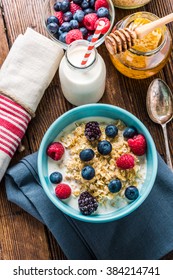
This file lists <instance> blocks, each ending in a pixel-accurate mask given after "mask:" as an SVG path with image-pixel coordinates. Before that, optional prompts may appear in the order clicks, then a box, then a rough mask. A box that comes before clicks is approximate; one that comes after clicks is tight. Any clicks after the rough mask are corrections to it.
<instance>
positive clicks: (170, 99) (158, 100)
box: [146, 79, 173, 169]
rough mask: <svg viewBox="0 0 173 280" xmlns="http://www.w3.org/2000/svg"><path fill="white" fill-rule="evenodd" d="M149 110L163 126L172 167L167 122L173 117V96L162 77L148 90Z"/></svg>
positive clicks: (168, 162)
mask: <svg viewBox="0 0 173 280" xmlns="http://www.w3.org/2000/svg"><path fill="white" fill-rule="evenodd" d="M146 105H147V111H148V115H149V117H150V118H151V120H152V121H153V122H155V123H158V124H160V125H161V126H162V129H163V135H164V139H165V147H166V161H167V164H168V166H169V167H170V168H171V169H172V161H171V155H170V150H169V145H168V135H167V129H166V124H167V123H168V122H169V121H170V120H171V119H172V117H173V96H172V92H171V90H170V88H169V87H168V85H167V84H166V83H165V82H164V81H162V80H161V79H155V80H154V81H152V82H151V84H150V86H149V88H148V91H147V100H146Z"/></svg>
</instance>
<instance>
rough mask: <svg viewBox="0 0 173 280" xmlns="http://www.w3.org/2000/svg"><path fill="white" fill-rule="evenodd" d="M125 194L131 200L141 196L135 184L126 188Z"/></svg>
mask: <svg viewBox="0 0 173 280" xmlns="http://www.w3.org/2000/svg"><path fill="white" fill-rule="evenodd" d="M125 196H126V197H127V199H129V200H135V199H137V197H138V196H139V191H138V189H137V188H136V187H134V186H129V187H127V188H126V190H125Z"/></svg>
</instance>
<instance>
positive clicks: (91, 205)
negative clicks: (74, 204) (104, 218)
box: [78, 191, 98, 215]
mask: <svg viewBox="0 0 173 280" xmlns="http://www.w3.org/2000/svg"><path fill="white" fill-rule="evenodd" d="M78 205H79V209H80V211H81V213H82V214H83V215H91V214H92V213H93V212H94V211H96V210H97V207H98V203H97V200H96V199H95V198H94V197H93V196H92V195H91V194H90V193H89V192H87V191H85V192H83V193H81V194H80V196H79V199H78Z"/></svg>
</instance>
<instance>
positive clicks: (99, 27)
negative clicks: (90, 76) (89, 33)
mask: <svg viewBox="0 0 173 280" xmlns="http://www.w3.org/2000/svg"><path fill="white" fill-rule="evenodd" d="M104 26H105V22H104V21H103V20H100V21H99V23H98V25H97V28H96V30H95V32H94V34H93V37H92V39H91V42H90V43H89V45H88V49H87V52H86V53H85V55H84V58H83V60H82V62H81V65H85V64H86V63H87V61H88V59H89V57H90V54H91V52H92V50H93V48H94V45H95V43H96V41H97V40H98V38H99V36H100V34H101V31H102V29H103V27H104Z"/></svg>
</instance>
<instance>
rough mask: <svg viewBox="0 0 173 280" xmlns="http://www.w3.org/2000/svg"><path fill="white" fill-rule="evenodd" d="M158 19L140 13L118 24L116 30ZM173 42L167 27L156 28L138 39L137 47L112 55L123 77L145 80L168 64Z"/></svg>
mask: <svg viewBox="0 0 173 280" xmlns="http://www.w3.org/2000/svg"><path fill="white" fill-rule="evenodd" d="M156 19H158V17H157V16H155V15H153V14H151V13H147V12H139V13H135V14H133V15H131V16H128V17H126V18H125V19H123V20H122V21H120V22H118V23H117V25H116V26H115V28H116V29H120V28H125V27H130V28H135V27H137V26H139V25H144V24H147V23H149V22H151V21H153V20H156ZM171 43H172V40H171V36H170V33H169V31H168V29H167V28H166V26H164V27H162V28H156V29H155V30H154V31H152V32H150V33H149V34H148V35H146V36H145V37H143V38H142V39H136V40H135V45H134V46H133V47H132V48H131V49H129V50H127V51H125V52H122V53H120V54H116V55H111V54H110V57H111V60H112V62H113V64H114V66H115V67H116V69H117V70H118V71H119V72H121V73H122V74H123V75H125V76H127V77H129V78H134V79H145V78H148V77H150V76H153V75H155V74H156V73H158V72H159V71H160V70H161V69H162V68H163V67H164V65H165V64H166V62H167V61H168V59H169V56H170V53H171V46H172V44H171Z"/></svg>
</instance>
